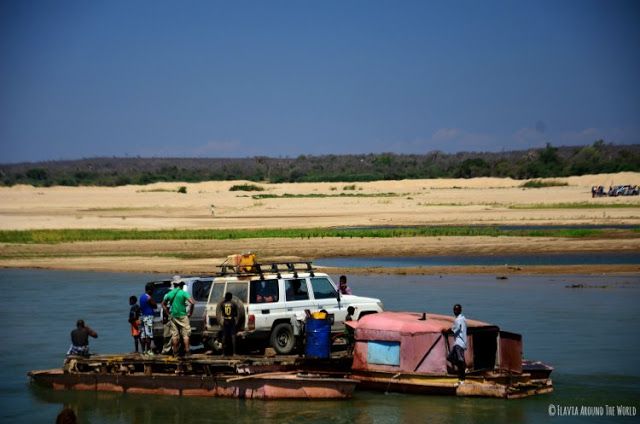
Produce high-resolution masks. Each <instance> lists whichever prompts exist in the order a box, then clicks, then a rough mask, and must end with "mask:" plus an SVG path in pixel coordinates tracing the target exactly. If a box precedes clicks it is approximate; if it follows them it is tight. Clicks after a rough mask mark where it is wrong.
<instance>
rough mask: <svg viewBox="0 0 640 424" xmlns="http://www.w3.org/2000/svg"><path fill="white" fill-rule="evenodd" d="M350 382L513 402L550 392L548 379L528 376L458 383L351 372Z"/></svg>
mask: <svg viewBox="0 0 640 424" xmlns="http://www.w3.org/2000/svg"><path fill="white" fill-rule="evenodd" d="M352 378H354V379H356V380H358V381H359V382H360V385H359V387H360V388H363V389H368V390H375V391H384V392H399V393H413V394H423V395H447V396H465V397H493V398H503V399H517V398H523V397H528V396H533V395H537V394H544V393H551V392H552V391H553V383H552V381H551V379H550V378H544V379H532V378H531V376H530V375H528V374H524V375H496V374H493V375H487V376H468V377H467V379H466V380H465V381H464V382H462V383H461V382H460V381H459V380H458V377H457V376H453V375H427V374H419V373H395V374H393V373H391V372H375V371H354V372H353V374H352Z"/></svg>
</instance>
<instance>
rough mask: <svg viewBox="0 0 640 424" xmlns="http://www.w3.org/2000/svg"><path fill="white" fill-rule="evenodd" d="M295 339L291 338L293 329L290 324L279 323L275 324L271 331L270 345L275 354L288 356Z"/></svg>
mask: <svg viewBox="0 0 640 424" xmlns="http://www.w3.org/2000/svg"><path fill="white" fill-rule="evenodd" d="M295 342H296V340H295V337H294V336H293V327H292V326H291V324H289V323H286V322H281V323H280V324H276V326H275V327H273V331H271V338H270V343H271V346H273V348H274V349H275V351H276V353H278V354H280V355H288V354H289V353H291V351H292V350H293V347H294V346H295Z"/></svg>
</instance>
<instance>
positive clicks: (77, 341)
mask: <svg viewBox="0 0 640 424" xmlns="http://www.w3.org/2000/svg"><path fill="white" fill-rule="evenodd" d="M89 336H91V337H93V338H94V339H97V338H98V333H96V332H95V331H93V330H92V329H91V328H90V327H89V326H87V325H85V324H84V320H81V319H79V320H78V321H77V322H76V329H75V330H73V331H72V332H71V347H70V348H69V351H68V352H67V355H79V356H87V357H88V356H89V355H90V354H89Z"/></svg>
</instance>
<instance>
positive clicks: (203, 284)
mask: <svg viewBox="0 0 640 424" xmlns="http://www.w3.org/2000/svg"><path fill="white" fill-rule="evenodd" d="M211 283H212V281H211V280H197V281H194V282H193V286H192V287H191V291H192V292H193V293H192V295H193V300H195V301H196V302H206V301H207V299H209V291H210V290H211Z"/></svg>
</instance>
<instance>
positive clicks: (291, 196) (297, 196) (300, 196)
mask: <svg viewBox="0 0 640 424" xmlns="http://www.w3.org/2000/svg"><path fill="white" fill-rule="evenodd" d="M405 195H406V193H340V194H321V193H305V194H291V193H284V194H254V195H253V196H251V198H253V199H256V200H260V199H304V198H313V199H317V198H324V197H400V196H405Z"/></svg>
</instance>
